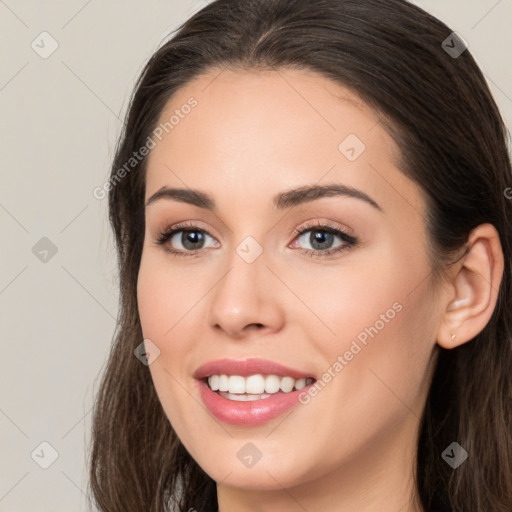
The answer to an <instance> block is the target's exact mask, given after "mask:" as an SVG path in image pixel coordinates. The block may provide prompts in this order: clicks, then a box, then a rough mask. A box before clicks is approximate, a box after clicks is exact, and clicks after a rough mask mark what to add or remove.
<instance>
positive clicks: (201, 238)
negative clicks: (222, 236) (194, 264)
mask: <svg viewBox="0 0 512 512" xmlns="http://www.w3.org/2000/svg"><path fill="white" fill-rule="evenodd" d="M185 228H187V229H185ZM207 238H211V239H212V240H215V239H214V238H213V237H212V236H211V235H210V234H208V232H207V231H205V230H204V229H200V228H198V227H197V226H195V225H194V224H186V223H185V224H178V225H175V226H172V227H171V228H168V229H166V230H165V231H163V232H161V233H160V234H159V236H158V238H157V239H156V240H155V243H156V244H158V245H163V246H165V250H166V251H167V252H170V253H172V254H175V255H176V256H194V255H195V254H196V251H199V250H201V249H204V248H205V247H204V243H205V240H206V239H207ZM180 244H181V246H182V247H181V248H180V247H179V245H180ZM169 245H170V246H171V247H169ZM176 245H178V248H177V249H175V248H174V247H175V246H176ZM214 246H215V244H214Z"/></svg>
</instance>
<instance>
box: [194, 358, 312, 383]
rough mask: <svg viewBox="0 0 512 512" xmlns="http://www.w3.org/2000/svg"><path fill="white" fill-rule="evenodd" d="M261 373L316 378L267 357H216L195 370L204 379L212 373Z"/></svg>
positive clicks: (296, 377) (196, 374) (195, 373)
mask: <svg viewBox="0 0 512 512" xmlns="http://www.w3.org/2000/svg"><path fill="white" fill-rule="evenodd" d="M258 373H261V374H263V375H279V376H283V377H292V378H294V379H307V378H314V377H313V376H312V375H311V374H308V373H305V372H302V371H300V370H296V369H295V368H289V367H288V366H284V365H282V364H280V363H275V362H273V361H269V360H266V359H257V358H253V359H243V360H238V359H216V360H215V361H209V362H207V363H205V364H203V365H201V366H200V367H199V368H197V370H196V371H195V372H194V377H195V378H196V379H204V378H205V377H209V376H210V375H240V376H242V377H247V376H248V375H255V374H258Z"/></svg>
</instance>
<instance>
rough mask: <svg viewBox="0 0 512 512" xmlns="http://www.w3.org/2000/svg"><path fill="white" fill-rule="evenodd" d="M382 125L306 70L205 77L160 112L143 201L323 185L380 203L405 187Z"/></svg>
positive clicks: (355, 100)
mask: <svg viewBox="0 0 512 512" xmlns="http://www.w3.org/2000/svg"><path fill="white" fill-rule="evenodd" d="M191 98H192V99H193V102H191ZM194 102H195V106H194V107H192V108H189V107H188V105H190V104H194ZM172 117H173V118H174V119H173V122H172V123H171V124H172V128H170V127H169V124H170V123H169V121H170V120H171V118H172ZM379 120H380V118H379V115H378V113H377V112H375V111H374V110H373V109H372V108H370V107H369V106H368V105H367V104H366V103H364V102H363V101H362V100H361V98H359V97H358V96H357V95H356V94H355V93H353V92H352V91H351V90H350V89H348V88H346V87H344V86H343V85H341V84H338V83H336V82H334V81H332V80H330V79H328V78H326V77H324V76H322V75H320V74H318V73H315V72H313V71H309V70H302V69H300V70H299V69H278V70H266V71H260V70H258V71H254V70H237V71H235V70H228V69H215V70H211V71H209V72H208V73H205V74H203V75H200V76H198V77H196V78H195V79H193V80H192V81H190V82H189V83H187V84H186V85H185V86H183V87H182V88H180V89H179V90H178V91H176V93H175V94H174V95H173V97H172V98H171V99H170V100H169V101H168V103H167V105H166V107H165V108H164V110H163V111H162V113H161V116H160V119H159V125H160V126H165V123H167V125H168V127H167V128H168V129H167V130H164V132H163V135H162V137H161V140H156V142H157V144H156V147H155V148H154V149H152V150H151V153H150V155H149V160H148V169H147V181H146V184H147V188H146V189H147V196H149V195H150V194H151V193H152V192H154V191H155V190H156V189H157V188H159V187H160V186H163V185H180V186H184V185H185V186H190V187H192V188H199V187H200V188H202V189H205V190H211V191H213V192H214V194H215V195H222V194H223V193H224V192H226V193H227V192H228V191H229V192H231V193H232V192H238V193H239V194H241V195H242V196H243V194H244V192H245V193H249V192H251V195H252V197H256V195H257V194H258V192H261V193H262V194H266V195H267V196H268V195H269V194H268V190H270V189H272V190H284V189H286V188H290V187H292V186H294V185H304V184H312V183H321V181H322V179H327V181H330V182H332V181H339V182H343V183H346V184H348V185H351V186H357V187H358V188H365V189H366V190H367V191H368V193H369V194H374V195H375V196H378V195H379V193H381V192H382V190H381V191H380V192H379V189H382V187H383V177H382V176H383V175H384V174H390V173H391V174H393V176H391V177H389V176H388V177H389V178H390V180H391V182H396V181H398V182H400V183H399V185H400V186H406V187H409V188H411V187H412V183H407V181H409V180H407V179H406V178H405V176H403V175H402V174H401V173H399V172H398V169H397V167H396V164H397V162H398V160H399V155H400V152H399V149H398V147H397V145H396V143H395V141H394V140H393V139H392V138H391V136H390V135H389V134H388V133H387V132H386V130H385V129H384V128H383V126H382V124H380V122H379ZM354 157H355V158H354ZM170 171H172V172H170ZM383 173H384V174H383ZM398 174H400V176H398ZM409 192H410V193H412V194H413V195H414V193H416V194H418V191H414V187H412V188H411V190H410V191H409ZM412 200H413V201H414V198H412ZM381 204H382V203H381Z"/></svg>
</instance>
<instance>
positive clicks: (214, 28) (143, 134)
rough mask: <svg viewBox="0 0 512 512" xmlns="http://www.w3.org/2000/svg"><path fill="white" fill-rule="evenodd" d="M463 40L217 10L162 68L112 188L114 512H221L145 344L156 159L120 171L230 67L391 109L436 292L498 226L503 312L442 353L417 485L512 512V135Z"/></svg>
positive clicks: (357, 9) (104, 432)
mask: <svg viewBox="0 0 512 512" xmlns="http://www.w3.org/2000/svg"><path fill="white" fill-rule="evenodd" d="M450 37H451V38H452V39H450ZM453 37H456V36H454V35H452V30H450V29H449V28H448V27H447V26H446V25H445V24H443V23H442V22H440V21H439V20H437V19H436V18H434V17H433V16H431V15H429V14H428V13H426V12H425V11H423V10H422V9H420V8H418V7H416V6H414V5H412V4H409V3H408V2H406V1H405V0H308V1H304V0H216V1H213V2H211V3H210V4H209V5H207V6H205V7H204V8H203V9H201V10H200V11H199V12H197V13H196V14H194V15H193V16H192V17H191V18H190V19H189V20H188V21H186V22H185V23H184V24H183V25H181V26H180V27H179V28H178V29H176V31H175V33H174V34H173V37H172V38H171V39H170V40H168V41H167V42H165V43H164V44H163V45H162V46H161V47H160V48H159V49H158V50H157V51H156V53H155V54H154V55H153V56H152V57H151V58H150V60H149V61H148V63H147V64H146V66H145V67H144V69H143V71H142V73H141V75H140V77H139V78H138V81H137V84H136V87H135V90H134V93H133V95H132V98H131V101H130V106H129V109H128V112H127V117H126V123H125V127H124V131H123V133H122V134H121V137H120V139H119V141H118V145H117V149H116V154H115V158H114V161H113V165H112V169H111V179H110V182H109V186H108V187H107V189H109V195H108V202H109V219H110V222H111V225H112V228H113V231H114V234H115V242H116V248H117V252H118V262H119V279H120V308H119V317H118V324H117V329H116V332H115V334H114V342H113V345H112V349H111V353H110V357H109V359H108V361H107V365H106V368H105V371H104V374H103V377H102V381H101V385H100V389H99V392H98V394H97V400H96V403H95V408H94V411H93V431H92V446H91V453H90V475H89V476H90V493H91V494H92V497H93V499H94V502H95V504H96V505H97V506H98V507H99V509H100V510H102V511H104V512H107V511H108V512H126V511H130V512H136V511H141V512H142V511H145V512H161V511H164V510H179V511H188V510H189V509H191V508H192V509H195V510H198V511H199V512H209V511H217V509H218V506H217V494H216V491H217V489H216V483H215V482H214V481H213V479H212V478H210V477H209V476H208V475H207V474H206V473H205V472H204V471H203V470H202V469H201V468H200V467H199V465H198V464H197V463H196V462H195V461H194V460H193V459H192V457H191V456H190V455H189V454H188V452H187V451H186V450H185V449H184V447H183V445H182V444H181V442H180V440H179V439H178V437H177V435H176V433H175V432H174V431H173V429H172V427H171V425H170V423H169V421H168V419H167V418H166V416H165V414H164V411H163V408H162V406H161V404H160V402H159V400H158V397H157V395H156V392H155V389H154V385H153V382H152V380H151V377H150V373H149V369H148V367H147V366H145V365H144V364H141V362H140V361H139V360H138V359H137V358H136V357H135V356H134V350H135V348H136V347H137V346H138V345H139V344H140V343H141V342H142V340H143V335H142V331H141V325H140V321H139V316H138V308H137V297H136V285H137V275H138V270H139V265H140V260H141V252H142V245H143V239H144V194H145V166H146V159H141V161H140V162H138V163H137V165H135V166H133V168H132V169H130V172H127V173H123V176H122V178H120V173H119V170H120V169H121V168H122V167H123V166H124V165H125V164H126V162H128V161H129V160H130V157H132V155H133V152H134V151H137V150H138V149H139V148H141V147H142V146H144V144H145V143H146V141H147V138H148V137H149V136H150V135H151V133H152V131H153V130H154V129H155V127H156V125H157V122H158V119H159V117H160V114H161V113H162V110H163V108H164V106H165V105H166V103H167V102H168V100H169V99H170V98H171V96H172V95H173V93H175V92H176V91H177V90H178V89H180V88H181V87H183V86H184V85H185V84H187V82H189V81H190V80H191V79H193V78H195V77H197V76H198V75H199V74H200V73H204V72H206V71H210V70H213V69H219V70H221V69H223V68H225V67H229V68H231V69H253V70H258V69H278V68H285V67H293V68H298V69H304V70H313V71H315V72H318V73H321V74H322V75H323V76H325V77H327V78H330V79H332V80H334V81H336V82H338V83H340V84H342V85H343V86H346V87H349V88H350V89H351V90H353V91H354V92H355V93H356V94H358V95H359V97H361V98H362V99H363V100H364V101H366V102H367V103H368V104H369V105H370V106H371V107H372V108H374V109H375V111H376V112H377V113H378V115H379V116H380V117H381V123H382V125H383V126H384V127H385V128H386V130H388V132H389V133H390V135H391V136H392V137H393V138H394V140H395V141H396V142H397V143H398V146H399V148H400V150H401V162H400V170H401V171H402V172H403V173H404V174H405V175H406V176H408V177H409V178H410V179H411V180H413V181H414V182H415V183H417V184H418V185H419V187H421V189H422V190H423V191H424V192H425V196H426V198H427V207H428V210H427V211H428V215H427V219H426V223H427V227H428V232H429V242H430V247H429V257H430V261H431V266H432V276H433V279H434V280H437V279H438V278H442V277H443V276H445V274H444V271H445V270H446V268H447V265H448V264H449V262H450V258H451V257H452V256H453V254H454V253H455V251H457V250H460V249H461V248H463V247H464V244H465V242H466V241H467V238H468V235H469V233H470V231H471V230H472V229H473V228H475V227H476V226H478V225H479V224H482V223H487V222H489V223H491V224H493V225H494V226H495V227H496V229H497V231H498V233H499V235H500V240H501V245H502V249H503V252H504V257H505V263H506V265H505V270H504V275H503V279H502V282H501V286H500V290H499V296H498V302H497V305H496V307H495V310H494V312H493V315H492V317H491V319H490V321H489V322H488V324H487V325H486V327H485V328H484V329H483V331H482V332H481V333H480V334H479V335H478V336H476V337H475V338H474V339H473V340H471V341H470V342H468V343H465V344H463V345H461V346H460V347H458V348H455V349H452V350H445V349H442V348H440V353H439V359H438V362H437V366H436V370H435V373H434V376H433V380H432V383H431V388H430V392H429V395H428V398H427V401H426V405H425V409H424V413H423V416H422V421H421V425H420V435H419V438H418V456H417V461H416V473H417V474H416V475H415V478H416V484H417V489H418V495H419V500H420V502H421V505H422V507H423V508H424V509H425V510H429V509H430V508H431V507H433V506H434V505H438V504H442V503H445V504H446V505H449V506H450V507H451V508H452V509H453V510H454V511H455V512H477V511H478V512H481V511H489V512H490V511H492V512H510V510H512V440H511V430H512V417H511V416H512V412H511V411H512V407H511V405H512V371H511V370H512V332H511V331H512V280H511V269H510V264H509V262H510V261H511V256H512V253H511V249H512V246H511V244H512V238H511V237H512V226H511V222H510V220H509V215H510V211H511V201H510V200H508V199H507V197H506V195H507V194H506V193H505V191H506V190H507V189H508V187H510V186H511V185H512V171H511V163H510V159H509V155H508V150H507V140H506V139H507V130H506V127H505V124H504V122H503V119H502V117H501V115H500V112H499V110H498V108H497V106H496V103H495V101H494V100H493V97H492V95H491V93H490V91H489V88H488V86H487V84H486V81H485V79H484V77H483V75H482V73H481V71H480V70H479V68H478V66H477V64H476V63H475V60H474V59H473V57H472V55H471V53H470V51H469V50H468V49H465V50H464V47H461V42H460V39H453ZM445 41H449V44H448V45H447V44H446V43H445ZM453 48H455V49H458V50H459V51H458V53H459V54H457V53H454V52H453V50H450V49H453ZM508 190H510V189H508ZM454 441H456V442H458V443H459V444H460V445H461V446H463V447H464V449H465V450H466V451H467V452H468V453H469V458H468V459H467V460H466V461H465V462H464V463H463V464H462V465H461V466H459V467H458V468H457V469H456V470H454V469H452V468H451V467H450V466H449V465H448V464H447V463H446V462H445V461H444V460H443V459H442V457H441V453H442V452H443V450H444V449H445V448H446V447H447V446H449V445H450V444H451V443H452V442H454ZM172 504H174V505H172ZM172 506H173V507H175V508H171V507H172Z"/></svg>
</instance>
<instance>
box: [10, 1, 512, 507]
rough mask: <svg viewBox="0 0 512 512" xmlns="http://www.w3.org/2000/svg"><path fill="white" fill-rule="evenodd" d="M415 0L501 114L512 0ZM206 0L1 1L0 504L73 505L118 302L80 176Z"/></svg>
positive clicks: (102, 214)
mask: <svg viewBox="0 0 512 512" xmlns="http://www.w3.org/2000/svg"><path fill="white" fill-rule="evenodd" d="M305 1H306V0H305ZM414 3H416V4H418V5H419V6H420V7H422V8H424V9H425V10H427V11H429V12H431V13H432V14H434V15H435V16H437V17H438V18H440V19H441V20H442V21H444V22H445V23H447V24H448V25H449V26H450V27H451V28H452V29H453V30H454V31H457V32H458V33H459V34H461V35H462V37H463V38H464V39H465V40H466V41H467V43H468V44H469V50H470V51H471V52H472V54H473V56H474V57H475V59H476V60H477V62H478V64H479V65H480V67H481V69H482V71H483V72H484V74H485V76H486V78H487V80H488V83H489V85H490V88H491V90H492V92H493V94H494V97H495V99H496V101H497V103H498V105H499V107H500V108H501V111H502V113H503V116H504V118H505V120H506V123H507V126H508V127H510V126H512V66H511V57H510V55H511V50H512V31H511V30H510V20H511V19H512V0H499V1H498V0H450V1H449V2H447V1H445V0H424V1H415V2H414ZM204 5H206V1H205V0H166V1H164V0H150V1H142V0H140V1H136V0H123V1H120V0H112V1H109V2H106V1H100V0H88V1H87V0H68V1H66V2H64V1H63V0H60V1H59V0H48V1H46V2H37V1H35V0H0V39H1V45H2V53H1V66H0V109H1V132H0V140H1V145H2V150H1V153H0V159H1V160H0V167H1V172H0V229H1V235H2V245H1V252H0V254H1V265H0V330H1V332H2V333H3V335H2V345H1V348H2V350H1V355H0V382H1V388H0V439H1V453H0V512H29V511H30V512H33V511H52V512H61V511H62V512H64V511H66V512H70V511H84V510H86V501H85V495H84V492H85V489H86V482H87V469H86V454H87V450H88V447H89V440H90V427H91V421H90V420H91V407H92V404H93V397H94V393H95V392H96V391H97V385H98V383H99V379H98V377H99V375H100V373H101V370H102V368H103V365H104V364H105V361H106V358H107V355H108V352H109V349H110V344H111V341H112V335H113V332H114V327H115V319H116V315H117V301H118V290H117V285H118V281H117V274H116V260H115V254H114V249H113V245H112V235H111V232H110V227H109V225H108V222H107V209H106V199H103V200H98V199H96V198H95V197H94V196H93V193H92V191H93V189H94V188H95V187H97V186H101V185H102V184H103V183H104V182H105V180H106V179H107V177H108V173H109V165H110V162H111V159H112V157H113V151H114V147H115V142H116V137H117V136H118V134H119V131H120V127H121V120H122V119H123V116H124V113H125V111H126V107H127V102H128V99H129V96H130V94H131V91H132V87H133V84H134V81H135V79H136V77H137V75H138V73H139V72H140V70H141V68H142V66H143V64H144V63H145V62H146V60H147V59H148V58H149V57H150V55H151V54H152V53H153V52H154V51H155V50H156V49H157V47H158V46H159V45H160V44H161V42H162V40H163V39H164V38H165V36H166V35H167V34H168V33H169V32H171V31H172V30H173V29H175V28H176V27H177V26H178V25H179V24H180V23H182V22H183V21H184V20H186V19H187V18H188V17H189V16H190V15H191V14H192V13H193V12H195V11H197V10H198V9H200V8H202V7H203V6H204ZM56 45H58V47H57V46H56ZM55 47H56V49H55V50H54V51H53V53H51V51H52V50H53V49H54V48H55ZM49 53H51V55H48V54H49ZM441 122H442V120H441ZM510 185H511V186H512V183H511V184H510Z"/></svg>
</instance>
